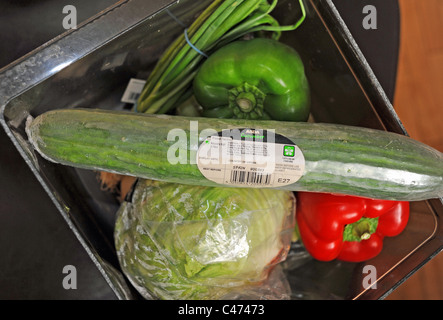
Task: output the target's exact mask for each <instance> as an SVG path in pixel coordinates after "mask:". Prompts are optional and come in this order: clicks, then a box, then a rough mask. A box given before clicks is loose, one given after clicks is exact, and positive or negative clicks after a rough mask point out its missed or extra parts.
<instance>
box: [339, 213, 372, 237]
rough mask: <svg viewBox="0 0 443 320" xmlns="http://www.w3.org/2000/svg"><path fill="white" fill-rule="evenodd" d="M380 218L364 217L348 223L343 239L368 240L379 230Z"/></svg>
mask: <svg viewBox="0 0 443 320" xmlns="http://www.w3.org/2000/svg"><path fill="white" fill-rule="evenodd" d="M377 226H378V218H366V217H363V218H361V219H360V220H358V221H357V222H354V223H352V224H348V225H346V226H345V229H344V231H343V241H362V240H368V239H369V238H370V237H371V235H372V234H373V233H374V232H375V231H376V230H377Z"/></svg>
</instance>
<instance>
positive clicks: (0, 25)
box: [0, 0, 399, 300]
mask: <svg viewBox="0 0 443 320" xmlns="http://www.w3.org/2000/svg"><path fill="white" fill-rule="evenodd" d="M147 1H152V0H147ZM115 2H116V0H88V1H87V0H83V1H82V0H75V1H74V0H70V1H69V2H68V1H60V0H40V1H32V0H8V1H5V0H2V1H1V2H0V44H1V49H0V68H2V67H4V66H6V65H8V64H9V63H11V62H13V61H14V60H16V59H18V58H20V57H21V56H23V55H25V54H27V53H28V52H30V51H31V50H33V49H35V48H37V47H39V46H40V45H42V44H44V43H45V42H47V41H49V40H51V39H53V38H54V37H56V36H58V35H60V34H61V33H63V32H64V31H65V30H64V29H63V25H62V22H63V18H64V17H65V14H63V12H62V10H63V7H64V6H65V5H68V4H69V5H74V6H75V7H76V8H77V17H78V18H77V23H78V24H79V23H81V22H82V21H84V20H86V19H87V18H89V17H91V16H93V15H94V14H96V13H98V12H100V11H101V10H103V9H105V8H107V7H108V6H110V5H112V4H114V3H115ZM333 2H334V4H335V5H336V7H337V9H338V10H339V12H340V14H341V15H342V17H343V19H344V21H345V23H346V24H347V25H348V27H349V29H350V31H351V33H352V35H353V36H354V38H355V40H356V42H357V43H358V45H359V46H360V48H361V50H362V51H363V54H364V55H365V56H366V58H367V60H368V63H369V64H370V66H371V68H372V69H373V71H374V73H375V74H376V76H377V77H378V79H379V81H380V83H381V85H382V87H383V88H384V89H385V92H386V94H387V96H388V98H389V99H391V101H392V99H393V96H394V91H395V78H396V70H397V55H398V37H399V12H398V10H399V9H398V3H397V0H372V1H370V0H334V1H333ZM367 4H371V5H374V6H375V7H376V8H377V29H376V30H365V29H364V28H363V26H362V21H363V18H364V17H365V14H363V12H362V10H363V7H364V6H365V5H367ZM0 145H1V154H0V299H2V300H5V299H6V300H31V299H39V300H41V299H51V300H77V299H82V300H95V299H101V300H107V299H116V297H115V295H114V293H113V292H112V291H111V289H110V288H109V286H108V285H107V284H106V282H105V280H104V279H103V277H102V276H101V274H100V273H99V271H98V270H97V268H96V266H95V265H94V264H93V262H92V261H91V260H90V258H89V256H88V255H87V253H86V252H85V251H84V249H83V247H82V246H81V244H80V243H79V241H78V240H77V239H76V237H75V236H74V234H73V233H72V231H71V230H70V229H69V227H68V226H67V224H66V223H65V221H64V220H63V218H62V216H61V215H60V213H59V212H58V211H57V210H56V208H55V207H54V205H53V203H52V201H51V200H50V199H49V197H48V195H47V194H46V192H45V191H44V190H43V189H42V187H41V186H40V184H39V183H38V181H37V180H36V178H35V176H34V175H33V174H32V172H31V170H30V169H29V167H28V166H27V165H26V164H25V162H24V160H23V158H22V157H21V156H20V155H19V154H18V152H17V150H16V149H15V147H14V146H13V144H12V142H11V141H10V140H9V138H8V137H7V136H6V134H5V133H4V131H3V129H2V128H1V129H0ZM66 265H73V266H75V267H76V270H77V289H75V290H73V289H71V290H66V289H64V288H63V286H62V281H63V278H64V277H65V276H66V274H63V268H64V266H66Z"/></svg>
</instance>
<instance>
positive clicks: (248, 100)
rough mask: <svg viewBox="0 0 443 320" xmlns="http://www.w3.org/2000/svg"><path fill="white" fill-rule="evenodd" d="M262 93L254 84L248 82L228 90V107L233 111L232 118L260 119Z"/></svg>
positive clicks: (264, 95)
mask: <svg viewBox="0 0 443 320" xmlns="http://www.w3.org/2000/svg"><path fill="white" fill-rule="evenodd" d="M265 97H266V94H264V93H263V92H262V91H261V90H260V89H258V88H257V87H256V86H254V85H251V84H249V83H246V82H245V83H243V84H242V85H240V86H238V87H236V88H233V89H231V90H229V93H228V99H229V107H230V108H231V109H232V111H233V113H234V118H240V119H260V118H262V117H263V114H264V112H263V102H264V100H265Z"/></svg>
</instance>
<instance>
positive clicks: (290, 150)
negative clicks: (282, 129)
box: [283, 146, 295, 157]
mask: <svg viewBox="0 0 443 320" xmlns="http://www.w3.org/2000/svg"><path fill="white" fill-rule="evenodd" d="M283 155H284V156H285V157H293V156H295V147H294V146H285V147H284V148H283Z"/></svg>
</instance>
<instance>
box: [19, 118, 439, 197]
mask: <svg viewBox="0 0 443 320" xmlns="http://www.w3.org/2000/svg"><path fill="white" fill-rule="evenodd" d="M27 132H28V135H29V140H30V141H31V143H32V144H33V146H34V147H35V149H36V150H38V151H39V152H40V154H41V155H42V156H43V157H45V158H46V159H48V160H51V161H54V162H56V163H61V164H64V165H69V166H75V167H80V168H86V169H95V170H103V171H110V172H116V173H120V174H126V175H132V176H136V177H141V178H146V179H153V180H160V181H167V182H174V183H184V184H191V185H202V186H222V185H224V186H231V187H261V188H276V189H283V190H291V191H318V192H331V193H341V194H349V195H356V196H363V197H369V198H377V199H389V200H405V201H414V200H425V199H430V198H437V197H441V196H442V195H443V155H442V153H441V152H439V151H437V150H435V149H433V148H431V147H429V146H427V145H425V144H423V143H420V142H418V141H415V140H413V139H411V138H409V137H407V136H403V135H400V134H395V133H390V132H385V131H381V130H375V129H368V128H361V127H352V126H345V125H335V124H321V123H303V122H282V121H278V122H277V121H263V120H260V121H253V120H242V119H210V118H188V117H180V116H166V115H149V114H134V113H130V112H123V111H119V112H117V111H104V110H93V109H70V110H55V111H50V112H47V113H45V114H42V115H40V116H38V117H37V118H35V119H30V120H29V121H28V125H27ZM225 133H226V134H225ZM264 133H266V134H267V136H266V137H265V135H264ZM271 133H272V138H273V139H270V137H271ZM263 137H265V138H263ZM271 140H273V141H271ZM214 150H215V151H217V150H219V151H220V152H221V157H220V154H219V155H217V156H216V157H215V158H214V159H215V160H216V161H215V160H214V159H212V158H211V157H210V156H211V155H212V153H213V152H215V151H214ZM208 154H209V157H208ZM245 155H246V156H248V157H246V158H245V159H243V158H241V157H244V156H245ZM229 157H232V158H229ZM236 157H237V158H236ZM263 157H264V158H263ZM228 158H229V159H228ZM211 159H212V160H214V162H211V161H212V160H211ZM263 159H265V161H258V160H263ZM209 160H210V161H209ZM220 160H222V162H218V163H217V161H220ZM256 160H257V161H256ZM254 161H255V162H256V164H254ZM209 162H210V163H209ZM258 162H260V164H258Z"/></svg>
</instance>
